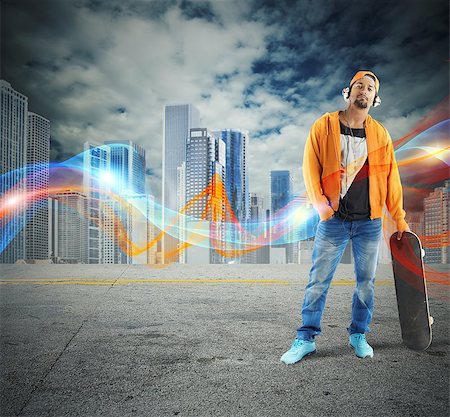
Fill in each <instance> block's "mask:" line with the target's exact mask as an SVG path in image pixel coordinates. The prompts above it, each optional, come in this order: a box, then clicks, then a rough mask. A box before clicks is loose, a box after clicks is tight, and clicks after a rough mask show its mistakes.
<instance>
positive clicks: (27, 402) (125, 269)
mask: <svg viewBox="0 0 450 417" xmlns="http://www.w3.org/2000/svg"><path fill="white" fill-rule="evenodd" d="M127 269H128V266H126V267H125V268H124V269H123V271H122V272H121V273H120V274H119V276H118V277H117V278H116V279H115V281H114V282H113V283H112V284H111V285H110V286H109V288H108V289H107V290H106V292H105V295H104V297H105V296H106V295H108V292H109V291H110V290H111V289H112V288H113V287H114V284H115V283H116V282H117V281H118V280H119V279H120V278H121V277H122V276H123V275H124V274H125V272H126V271H127ZM98 308H99V304H97V307H94V309H93V310H92V311H91V313H90V314H89V315H88V316H87V317H86V318H85V319H84V320H83V322H82V323H81V325H80V327H79V328H78V329H77V330H76V332H75V333H74V334H73V336H72V337H71V338H70V340H69V341H68V342H67V343H66V345H65V346H64V348H63V350H62V351H61V352H60V354H59V355H58V357H57V358H56V360H55V361H54V362H53V364H52V365H51V366H50V368H49V369H48V370H47V372H46V373H45V374H44V376H43V377H42V378H41V379H40V380H39V381H38V383H37V384H36V386H35V387H34V388H33V389H32V391H31V392H30V395H29V396H28V398H27V399H26V400H25V403H24V404H23V406H22V408H21V409H20V410H19V412H18V413H17V414H16V416H20V415H21V414H22V412H23V411H24V410H25V408H26V406H27V405H28V404H29V403H30V401H31V399H32V398H33V395H34V393H35V392H36V391H37V390H38V389H39V388H40V387H41V386H42V384H43V383H44V381H45V380H46V379H47V377H48V375H49V374H50V372H51V371H52V370H53V368H54V367H55V365H56V364H57V363H58V361H59V359H60V358H61V356H62V355H63V354H64V352H65V351H66V350H67V348H68V347H69V345H70V344H71V343H72V340H73V339H75V337H76V336H77V335H78V333H79V332H80V330H81V329H82V328H83V326H84V325H85V324H86V323H87V322H88V320H89V319H91V317H92V316H93V315H94V313H95V312H96V311H97V310H98Z"/></svg>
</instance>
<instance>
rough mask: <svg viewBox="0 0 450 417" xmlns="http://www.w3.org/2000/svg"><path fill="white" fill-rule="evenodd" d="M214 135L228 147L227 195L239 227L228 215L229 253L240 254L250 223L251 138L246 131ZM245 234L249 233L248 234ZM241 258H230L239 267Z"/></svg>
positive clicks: (230, 130)
mask: <svg viewBox="0 0 450 417" xmlns="http://www.w3.org/2000/svg"><path fill="white" fill-rule="evenodd" d="M214 135H215V136H216V137H218V138H220V139H222V140H223V141H224V142H225V146H226V174H225V175H226V184H225V188H226V193H227V198H228V201H229V205H230V209H231V211H232V212H233V214H234V216H235V220H236V221H237V222H238V223H239V226H237V225H235V224H234V223H233V219H232V217H231V216H230V213H228V212H227V230H226V236H227V242H228V248H227V249H228V251H232V250H233V249H237V250H239V249H240V248H243V247H245V244H246V242H245V239H246V238H247V236H243V233H242V232H241V231H240V230H239V229H240V228H241V227H242V229H243V230H245V227H246V224H247V222H248V221H249V219H250V192H249V183H248V163H247V154H248V146H249V135H248V132H247V131H246V130H241V129H222V130H220V131H214ZM244 234H245V233H244ZM240 258H241V257H240V256H236V258H234V259H232V258H230V259H229V261H231V262H236V263H239V262H241V259H240Z"/></svg>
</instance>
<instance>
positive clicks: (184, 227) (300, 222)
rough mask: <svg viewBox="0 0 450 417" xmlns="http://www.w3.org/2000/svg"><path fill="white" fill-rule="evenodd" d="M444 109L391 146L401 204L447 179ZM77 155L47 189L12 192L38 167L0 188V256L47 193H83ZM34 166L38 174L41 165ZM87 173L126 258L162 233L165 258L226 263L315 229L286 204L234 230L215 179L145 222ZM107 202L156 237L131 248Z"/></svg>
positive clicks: (111, 183) (304, 211)
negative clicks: (203, 257)
mask: <svg viewBox="0 0 450 417" xmlns="http://www.w3.org/2000/svg"><path fill="white" fill-rule="evenodd" d="M446 106H447V107H445V104H443V103H440V104H439V106H438V107H437V111H436V114H434V115H433V114H430V115H428V116H427V117H425V118H424V120H423V121H421V122H420V123H419V125H418V126H417V127H416V128H415V129H414V130H412V131H411V132H410V133H408V134H407V135H405V136H404V137H403V138H400V139H398V140H396V141H395V142H394V145H395V147H396V158H397V163H398V166H399V170H400V174H401V177H402V182H403V185H404V196H405V201H406V200H408V199H409V200H410V201H421V200H423V197H424V196H426V195H428V194H429V193H430V192H431V191H433V188H434V186H435V185H436V184H437V183H440V182H442V181H444V180H447V179H448V178H449V166H450V146H449V128H450V125H449V119H448V118H445V117H444V116H443V115H444V114H445V109H447V113H446V117H448V103H447V105H446ZM107 146H111V145H102V149H105V148H106V147H107ZM114 146H117V145H114ZM382 151H383V150H378V151H376V152H382ZM86 152H90V151H86ZM84 157H85V153H81V154H79V155H76V156H74V157H73V158H70V159H69V160H67V161H65V162H61V163H52V164H50V175H51V178H52V183H55V184H56V185H53V186H52V187H50V188H49V189H48V190H36V191H32V192H27V193H23V192H22V193H19V192H18V190H20V189H21V188H23V187H24V185H25V184H26V183H27V181H29V180H30V176H31V175H38V174H39V166H32V167H25V168H21V170H20V171H21V172H19V174H20V176H21V177H22V178H23V177H25V179H24V180H23V181H22V182H21V183H17V184H14V185H13V186H12V187H11V188H10V189H8V190H6V192H5V193H4V194H3V195H2V196H1V199H0V226H1V231H2V241H1V246H0V252H1V251H3V250H4V249H5V248H6V246H7V245H8V244H9V243H10V242H11V241H12V239H13V238H14V237H15V235H14V233H12V232H11V231H12V230H16V231H17V230H18V229H17V227H16V228H15V229H14V228H12V227H11V225H12V223H13V222H19V223H20V226H21V227H20V228H23V227H24V226H25V224H26V221H27V217H26V215H28V213H29V211H30V208H31V206H32V205H33V204H36V202H38V201H40V200H43V199H46V198H47V196H48V195H49V194H50V195H55V194H57V193H59V192H63V191H67V190H71V191H78V192H84V188H83V187H82V186H80V183H81V179H82V178H83V174H84V173H85V167H84ZM40 167H41V169H42V165H41V166H40ZM349 169H350V168H349ZM388 169H390V167H388V166H385V165H379V166H371V170H370V172H371V173H370V175H377V174H378V173H380V172H385V171H386V170H388ZM17 173H18V172H10V173H6V174H4V175H2V176H1V177H0V181H1V182H2V183H11V178H14V175H16V174H17ZM89 174H90V175H91V177H93V178H94V179H95V180H96V181H97V183H98V184H99V188H98V189H91V192H96V193H98V195H99V197H100V203H101V206H102V210H103V215H104V216H108V217H109V218H110V219H111V221H112V222H113V223H114V224H115V225H116V227H115V228H113V235H110V233H111V231H109V230H103V232H104V233H106V234H109V237H110V238H113V237H114V240H115V241H116V242H118V245H119V247H120V250H121V251H122V252H123V253H126V254H127V255H128V256H132V257H134V256H138V255H140V254H142V253H144V252H146V251H148V250H149V249H150V248H154V247H155V245H156V244H157V242H158V241H160V240H161V239H162V238H163V237H164V236H165V235H170V236H173V237H175V238H177V239H178V240H181V243H180V245H179V246H178V248H177V249H176V250H174V252H173V253H171V254H166V255H167V256H168V258H170V257H171V256H177V255H178V253H179V252H181V251H184V250H186V249H187V248H189V247H190V246H192V245H196V246H202V247H205V248H209V249H212V250H214V251H215V252H216V253H218V254H219V255H220V256H222V257H223V258H224V259H225V260H226V259H234V258H238V257H241V256H243V255H245V254H247V253H249V252H253V251H256V250H258V249H261V248H262V247H264V246H267V245H270V244H273V243H274V242H276V244H277V245H278V244H279V245H284V244H289V243H293V242H297V241H299V240H305V239H309V238H312V237H313V236H314V232H315V225H316V224H317V222H318V216H317V214H316V212H315V211H314V210H313V209H312V208H311V206H309V205H307V204H306V205H305V204H300V202H299V201H298V200H293V201H291V202H290V203H289V204H288V205H286V207H284V208H282V209H280V210H279V211H278V212H277V213H272V216H271V218H270V219H268V221H262V222H259V223H251V222H249V223H246V224H241V223H240V222H239V220H238V219H237V218H236V216H235V214H234V213H233V210H232V208H231V205H230V201H229V200H228V198H227V195H226V191H225V185H224V184H223V183H222V181H221V179H220V177H219V176H218V175H215V176H214V177H213V178H212V181H211V183H210V184H209V185H208V186H207V187H206V188H205V189H204V190H203V191H201V192H200V193H199V194H197V195H196V196H195V197H194V198H193V199H191V200H190V201H189V202H187V204H186V205H185V206H184V207H183V208H182V209H181V210H180V211H179V212H172V211H170V210H168V209H165V212H166V219H167V221H166V223H165V224H163V221H162V218H163V216H162V211H163V209H164V208H163V207H162V206H161V205H160V204H158V203H157V202H153V204H154V211H153V213H154V214H153V216H152V217H151V218H147V215H146V213H145V212H143V211H142V209H141V208H140V207H139V205H138V204H136V203H135V202H134V201H133V198H132V197H133V195H134V194H133V192H132V191H128V190H126V191H127V192H125V193H124V192H122V193H120V192H118V191H117V190H118V189H120V188H121V187H120V178H117V177H116V176H114V174H113V173H111V172H108V171H104V170H97V171H96V172H93V171H92V170H91V171H90V172H89ZM339 175H340V172H336V173H334V174H332V175H331V176H330V177H329V178H324V179H323V181H325V182H326V181H329V180H331V178H332V177H334V176H339ZM20 176H19V177H20ZM205 200H206V202H205ZM111 201H114V202H116V203H117V204H118V207H119V208H120V210H121V211H126V210H131V211H132V212H133V213H134V215H135V216H143V217H144V218H146V220H147V221H148V222H149V223H150V224H151V225H153V226H154V227H155V229H156V230H159V232H158V234H157V235H156V236H155V237H154V239H151V240H150V241H148V242H145V243H142V242H141V243H138V242H134V241H133V240H132V239H131V236H129V235H128V233H127V228H126V227H125V225H124V224H123V222H122V220H121V216H120V215H119V214H118V213H116V211H115V210H113V209H112V208H111V207H110V205H109V203H108V202H111ZM199 202H204V208H203V212H202V215H201V216H200V218H193V217H192V216H189V215H188V213H189V210H190V208H192V207H193V206H194V205H195V204H197V203H199ZM80 214H81V213H80ZM28 217H29V215H28ZM86 220H87V219H86ZM205 222H206V223H205ZM205 224H206V225H207V226H206V227H205ZM383 224H384V234H385V237H386V239H388V238H389V236H390V233H391V232H393V231H394V229H395V226H393V222H392V221H391V220H390V218H389V215H388V214H386V215H385V218H384V222H383ZM20 228H19V229H20ZM232 232H233V233H232ZM388 235H389V236H388ZM233 236H238V238H237V239H234V240H233V238H232V237H233ZM420 237H421V240H422V243H423V246H424V247H425V248H426V249H438V248H443V247H448V246H449V241H450V239H449V231H444V232H443V233H439V234H437V235H434V236H420ZM427 269H428V270H427V278H428V280H429V281H430V282H432V283H436V284H441V285H443V284H445V285H448V284H449V280H448V277H447V276H446V274H443V273H440V272H437V271H433V270H431V268H429V267H428V266H427Z"/></svg>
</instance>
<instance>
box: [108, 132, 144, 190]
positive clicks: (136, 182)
mask: <svg viewBox="0 0 450 417" xmlns="http://www.w3.org/2000/svg"><path fill="white" fill-rule="evenodd" d="M105 145H106V146H108V147H109V148H110V158H111V162H110V171H111V178H112V179H113V181H114V190H115V191H116V192H118V193H120V194H144V193H145V169H146V166H145V150H144V148H142V147H141V146H139V145H137V144H136V143H134V142H132V141H131V140H113V141H105Z"/></svg>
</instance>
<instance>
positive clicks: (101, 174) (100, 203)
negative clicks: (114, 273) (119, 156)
mask: <svg viewBox="0 0 450 417" xmlns="http://www.w3.org/2000/svg"><path fill="white" fill-rule="evenodd" d="M83 163H84V171H83V190H84V194H86V196H87V199H88V201H87V205H88V207H87V218H88V234H87V247H88V263H89V264H99V263H103V249H104V248H103V246H104V238H105V234H104V230H103V229H102V213H103V209H104V205H105V201H106V198H107V192H108V191H109V190H110V188H111V185H112V181H113V180H112V177H111V173H110V163H111V157H110V147H108V146H105V145H95V144H92V143H89V142H86V143H85V144H84V153H83Z"/></svg>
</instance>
